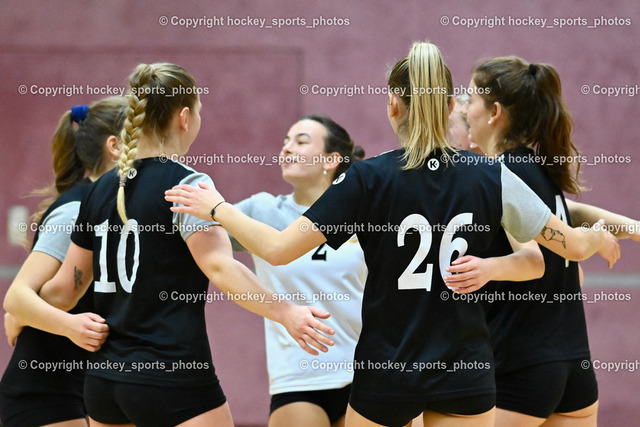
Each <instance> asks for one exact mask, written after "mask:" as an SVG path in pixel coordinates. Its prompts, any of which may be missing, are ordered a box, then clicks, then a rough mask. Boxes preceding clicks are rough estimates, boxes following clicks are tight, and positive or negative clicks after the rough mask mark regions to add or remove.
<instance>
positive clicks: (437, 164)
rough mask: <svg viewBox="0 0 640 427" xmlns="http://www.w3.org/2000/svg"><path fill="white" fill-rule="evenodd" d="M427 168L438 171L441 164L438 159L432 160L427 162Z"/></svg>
mask: <svg viewBox="0 0 640 427" xmlns="http://www.w3.org/2000/svg"><path fill="white" fill-rule="evenodd" d="M427 167H428V168H429V170H432V171H434V170H436V169H438V168H439V167H440V162H439V161H438V159H430V160H429V161H428V162H427Z"/></svg>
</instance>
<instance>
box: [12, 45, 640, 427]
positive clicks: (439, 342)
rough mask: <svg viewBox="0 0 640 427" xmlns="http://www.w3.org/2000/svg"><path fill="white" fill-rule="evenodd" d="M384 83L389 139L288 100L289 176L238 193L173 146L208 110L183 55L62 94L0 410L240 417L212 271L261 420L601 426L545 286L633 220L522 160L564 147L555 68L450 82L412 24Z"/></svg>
mask: <svg viewBox="0 0 640 427" xmlns="http://www.w3.org/2000/svg"><path fill="white" fill-rule="evenodd" d="M387 84H388V87H389V91H388V93H387V95H386V97H385V98H384V99H386V101H387V105H386V112H387V118H388V120H389V122H390V124H391V126H392V128H393V130H394V132H395V134H396V136H397V138H398V141H399V142H400V148H399V149H396V150H393V151H389V152H386V153H383V154H381V155H378V156H375V157H372V158H369V159H364V156H365V154H364V150H363V149H362V148H361V147H359V146H357V145H355V144H354V142H353V141H352V139H351V137H350V135H349V133H348V132H347V131H346V130H345V129H344V128H343V127H342V126H340V125H339V124H338V123H336V122H335V121H334V120H332V119H330V118H328V117H326V116H322V115H307V116H304V117H302V118H300V119H299V120H298V121H297V122H296V123H294V124H293V125H292V126H291V128H290V129H289V131H288V132H287V134H286V136H285V138H284V143H283V145H282V146H281V147H280V149H279V151H278V152H275V151H276V150H275V148H274V153H273V154H274V158H275V157H276V156H277V158H278V159H280V161H279V162H278V164H280V167H281V169H282V177H283V179H284V180H285V181H286V182H287V183H288V184H290V185H291V186H292V187H293V191H292V193H290V194H288V195H272V194H269V193H264V192H261V193H257V194H254V195H253V196H251V197H249V198H247V199H245V200H242V201H238V202H237V203H235V205H234V204H231V203H229V202H227V201H226V200H225V198H224V197H223V196H222V194H221V193H220V192H224V189H217V188H216V187H215V185H214V183H213V181H212V180H211V178H210V177H208V176H207V175H206V174H203V173H199V172H197V171H196V170H194V169H192V168H191V167H189V166H188V165H186V164H184V163H181V162H180V161H179V160H180V159H182V158H184V156H185V154H186V153H187V152H188V151H189V149H190V147H191V145H192V144H193V143H194V141H195V140H196V137H197V135H198V132H199V130H200V124H201V117H200V110H201V108H202V104H201V102H200V97H199V95H198V94H199V92H198V91H197V90H195V89H194V88H197V87H198V86H197V84H196V81H195V80H194V78H193V77H192V76H191V75H190V74H189V73H188V72H187V71H186V70H184V69H183V68H181V67H179V66H177V65H174V64H170V63H155V64H150V65H148V64H141V65H139V66H138V67H137V68H136V69H135V70H134V72H133V73H132V74H131V76H130V77H129V92H128V94H127V96H126V97H110V98H106V99H103V100H100V101H97V102H95V103H94V104H92V105H90V106H77V107H74V108H72V109H71V110H70V111H68V112H66V113H65V114H64V115H63V116H62V118H61V119H60V124H59V126H58V129H57V131H56V133H55V134H54V137H53V141H52V147H53V154H54V172H55V176H56V179H55V184H54V185H53V186H52V188H51V189H50V190H51V192H50V194H51V198H50V199H48V200H45V201H44V202H43V203H42V204H41V206H40V207H39V209H38V212H36V214H35V215H34V217H33V220H34V222H35V223H37V224H38V228H37V230H38V231H36V233H35V236H34V238H33V244H32V246H31V248H30V249H31V252H30V254H29V256H28V258H27V260H26V261H25V263H24V264H23V266H22V268H21V269H20V271H19V273H18V275H17V276H16V278H15V279H14V282H13V283H12V285H11V287H10V289H9V290H8V292H7V295H6V297H5V302H4V307H5V310H6V311H7V315H6V316H5V330H6V333H7V337H8V339H9V342H10V344H11V345H15V350H14V353H13V356H12V358H11V360H10V362H9V365H8V367H7V369H6V371H5V373H4V376H3V377H2V382H1V383H0V420H1V422H2V425H3V426H5V427H10V426H21V427H24V426H41V425H49V424H55V425H56V426H58V425H59V426H86V425H88V424H89V425H91V426H109V425H137V426H153V427H157V426H176V425H180V426H233V420H232V416H231V408H230V406H229V404H228V402H227V399H226V397H225V394H224V392H223V390H222V387H221V385H220V382H219V380H218V377H217V375H216V370H215V367H214V363H213V360H212V357H211V350H210V348H209V339H208V336H207V330H206V322H205V305H206V304H207V302H208V301H209V300H208V298H204V297H203V298H191V297H193V296H194V295H199V296H202V295H205V296H208V295H211V294H210V293H209V291H208V289H209V284H210V283H212V284H213V285H215V286H216V288H218V290H219V291H221V292H222V293H223V294H225V295H226V296H227V298H228V299H230V300H233V301H235V302H236V303H237V304H239V305H240V306H242V307H243V308H245V309H247V310H249V311H252V312H254V313H256V314H258V315H260V316H263V317H264V318H265V320H264V328H265V342H266V355H267V371H268V375H269V393H270V395H271V407H270V414H269V426H270V427H278V426H285V427H288V426H300V425H305V426H309V427H316V426H318V427H330V426H335V427H338V426H348V427H355V426H377V425H383V426H397V427H401V426H410V425H414V426H418V425H425V426H431V425H433V426H445V425H469V426H493V425H496V426H512V425H518V426H529V425H531V426H537V425H542V424H544V425H545V426H553V425H576V426H578V425H580V426H583V425H584V426H592V425H596V423H597V410H598V386H597V381H596V376H595V373H594V370H593V367H592V366H591V364H588V368H585V364H584V363H582V362H584V361H585V360H586V361H590V358H591V355H590V351H589V343H588V339H587V326H586V320H585V314H584V308H583V300H582V299H579V298H561V297H564V296H566V295H580V294H581V282H582V271H581V269H580V267H579V265H578V261H581V260H584V259H587V258H589V257H591V256H592V255H595V254H598V255H600V256H601V257H602V258H604V259H605V260H606V261H607V262H608V264H609V267H612V266H613V265H614V264H615V262H616V261H617V260H618V258H619V257H620V248H619V245H618V241H617V239H618V238H632V239H634V240H639V241H640V230H639V227H637V224H638V223H637V222H636V221H634V220H632V219H630V218H627V217H624V216H621V215H618V214H615V213H611V212H608V211H606V210H604V209H601V208H597V207H593V206H589V205H586V204H583V203H577V202H573V201H571V200H568V199H565V196H564V193H569V194H573V195H578V194H579V193H580V190H581V185H580V181H579V175H578V174H579V163H578V164H577V167H576V163H570V162H537V161H528V159H536V158H542V157H544V158H545V159H553V158H569V157H572V158H576V157H579V151H578V149H577V148H576V146H575V145H574V144H573V142H572V140H571V131H572V120H571V117H570V115H569V113H568V112H567V109H566V106H565V104H564V101H563V99H562V95H561V90H560V88H561V85H560V78H559V76H558V73H557V72H556V70H555V69H554V68H553V67H552V66H550V65H547V64H530V63H528V62H526V61H525V60H523V59H520V58H517V57H499V58H494V59H490V60H486V61H483V62H480V63H479V64H478V65H477V66H476V67H475V68H474V70H473V72H472V75H471V82H470V85H469V91H468V92H469V96H468V99H460V97H454V87H453V81H452V77H451V73H450V71H449V69H448V67H447V66H446V64H445V63H444V61H443V59H442V55H441V53H440V51H439V49H438V48H437V47H436V46H435V45H433V44H431V43H428V42H417V43H414V45H413V46H412V48H411V51H410V52H409V54H408V55H407V56H406V57H405V58H403V59H402V60H400V61H398V62H397V63H396V64H395V65H394V66H393V67H392V68H391V70H390V71H389V74H388V82H387ZM169 93H170V94H172V96H167V95H166V94H169ZM306 159H319V160H318V161H313V162H308V161H306ZM491 160H494V161H491ZM576 223H580V224H584V223H588V224H590V225H591V226H592V227H591V228H590V229H585V227H582V228H572V226H571V225H572V224H576ZM70 225H72V226H71V228H69V226H70ZM623 225H625V226H623ZM607 228H609V229H611V230H615V231H614V232H615V236H614V235H613V234H611V233H610V232H609V231H607ZM160 230H162V231H160ZM630 230H631V231H630ZM69 231H71V232H69ZM233 251H247V252H249V253H250V254H251V255H252V257H253V261H254V265H255V271H251V270H249V269H248V268H247V267H246V266H244V265H243V264H242V263H240V262H239V261H237V260H235V259H234V257H233ZM512 282H520V283H512ZM531 294H535V295H536V296H539V297H540V298H537V297H536V298H529V296H530V295H531ZM471 295H473V298H471V297H470V296H471ZM496 295H502V296H503V297H501V298H495V297H494V296H496ZM540 299H542V300H543V301H546V302H550V301H551V302H554V303H541V302H540ZM67 338H69V339H70V340H71V341H72V342H69V340H67ZM29 361H38V363H45V364H46V363H48V364H50V365H47V366H59V367H60V369H55V370H52V369H38V366H35V367H34V366H29ZM24 363H27V365H26V366H25V365H24ZM69 363H71V365H69ZM68 366H71V368H68ZM25 367H26V369H25Z"/></svg>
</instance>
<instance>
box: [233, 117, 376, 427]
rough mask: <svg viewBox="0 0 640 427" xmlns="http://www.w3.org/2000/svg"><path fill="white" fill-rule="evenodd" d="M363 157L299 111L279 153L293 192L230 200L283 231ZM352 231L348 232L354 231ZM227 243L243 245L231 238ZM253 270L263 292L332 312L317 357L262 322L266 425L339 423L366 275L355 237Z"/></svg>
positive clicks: (330, 127)
mask: <svg viewBox="0 0 640 427" xmlns="http://www.w3.org/2000/svg"><path fill="white" fill-rule="evenodd" d="M363 156H364V151H363V150H362V148H360V147H359V146H354V143H353V141H352V140H351V137H350V136H349V134H348V133H347V131H345V130H344V128H342V126H340V125H338V124H337V123H336V122H334V121H333V120H331V119H330V118H328V117H324V116H317V115H311V116H305V117H302V118H301V119H300V120H299V121H297V122H296V123H295V124H294V125H293V126H292V127H291V128H290V129H289V131H288V133H287V135H286V137H285V139H284V145H283V146H282V149H281V151H280V155H279V163H280V165H281V167H282V177H283V179H284V180H285V181H286V182H288V183H289V184H291V186H292V187H293V193H291V194H288V195H286V196H283V195H279V196H273V195H271V194H268V193H258V194H255V195H253V196H251V197H249V198H248V199H245V200H243V201H241V202H239V203H237V204H236V207H237V208H238V209H239V210H241V211H242V212H244V213H245V214H246V215H248V216H249V217H251V218H255V219H257V220H258V221H261V222H264V223H266V224H269V225H270V226H272V227H274V228H276V229H278V230H284V229H285V228H286V227H287V226H288V225H289V224H291V223H292V222H294V221H295V220H296V219H298V217H300V215H301V214H302V213H304V211H306V210H307V209H308V207H309V206H311V205H312V204H313V203H314V202H315V201H316V200H317V199H318V197H320V195H322V193H324V191H325V190H326V189H327V188H329V186H330V185H331V181H333V180H334V179H335V178H336V177H337V176H338V175H340V174H341V173H342V172H344V171H346V170H347V168H349V166H350V165H351V164H353V163H355V162H357V161H359V160H361V159H362V157H363ZM355 232H356V230H353V233H354V234H355ZM232 243H233V244H234V248H235V249H238V250H243V249H244V248H242V247H241V246H240V245H238V244H237V242H236V241H235V240H234V239H233V238H232ZM253 260H254V264H255V269H256V275H257V276H258V279H259V280H260V282H262V283H264V284H265V285H266V286H267V287H268V288H269V289H270V290H272V291H274V292H276V293H278V294H281V295H290V296H294V297H296V299H295V301H294V302H296V303H298V304H301V305H305V304H313V305H315V306H317V307H318V308H320V309H322V310H324V311H326V312H329V313H331V318H330V319H329V320H328V321H327V325H329V326H331V327H332V328H333V329H334V330H335V331H336V333H335V342H336V343H335V346H334V347H333V348H332V349H331V352H329V353H328V354H321V355H320V356H319V357H318V359H317V360H316V361H313V360H310V359H309V358H308V357H307V356H306V355H305V353H303V352H301V351H300V350H299V349H298V348H297V347H298V345H297V344H296V343H295V341H293V340H292V339H291V338H290V337H289V335H288V334H287V332H286V330H285V329H284V328H283V327H282V326H281V325H279V324H277V323H276V322H273V321H271V320H265V342H266V346H267V367H268V371H269V392H270V394H271V395H272V396H271V410H270V417H269V425H270V426H273V427H287V426H291V427H297V426H299V425H306V426H308V427H316V426H317V427H324V426H326V427H330V426H338V425H343V423H344V414H345V413H346V411H347V404H348V402H349V390H350V385H351V381H352V380H353V369H352V366H353V364H352V363H351V361H352V360H353V352H354V349H355V346H356V342H357V341H358V336H359V335H360V328H361V321H360V310H361V308H362V292H363V289H364V282H365V279H366V276H367V267H366V265H365V262H364V254H363V253H362V249H361V248H360V245H359V244H358V241H357V239H355V238H354V239H350V240H349V241H348V243H346V244H344V245H342V246H341V247H340V248H339V249H337V250H333V249H332V248H330V247H328V246H327V245H326V244H322V245H320V246H318V247H317V248H315V249H312V250H311V251H309V252H308V253H306V254H305V255H303V256H302V257H300V258H298V259H297V260H295V261H293V262H291V263H290V264H288V265H286V266H272V265H271V264H269V263H268V262H266V261H264V260H263V259H261V258H259V257H255V256H254V257H253Z"/></svg>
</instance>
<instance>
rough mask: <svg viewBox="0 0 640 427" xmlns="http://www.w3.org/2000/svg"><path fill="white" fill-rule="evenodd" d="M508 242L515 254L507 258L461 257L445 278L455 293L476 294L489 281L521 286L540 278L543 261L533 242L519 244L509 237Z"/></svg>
mask: <svg viewBox="0 0 640 427" xmlns="http://www.w3.org/2000/svg"><path fill="white" fill-rule="evenodd" d="M506 234H507V238H508V239H509V243H510V244H511V247H512V248H513V250H514V252H513V253H512V254H509V255H505V256H501V257H491V258H479V257H475V256H473V255H465V256H462V257H460V258H458V259H456V260H455V261H453V262H452V263H451V267H448V268H447V271H448V272H449V273H451V274H450V275H447V276H445V277H444V280H445V284H446V285H447V286H449V287H450V288H451V290H453V291H454V292H458V293H461V294H466V293H469V292H474V291H477V290H478V289H480V288H482V287H483V286H484V285H486V284H487V283H488V282H489V281H492V280H500V281H509V282H521V281H526V280H533V279H538V278H540V277H542V275H543V274H544V258H543V256H542V252H541V251H540V247H539V246H538V244H537V243H536V242H533V241H531V242H527V243H519V242H518V241H516V240H515V239H514V238H513V237H512V236H511V235H510V234H509V233H506Z"/></svg>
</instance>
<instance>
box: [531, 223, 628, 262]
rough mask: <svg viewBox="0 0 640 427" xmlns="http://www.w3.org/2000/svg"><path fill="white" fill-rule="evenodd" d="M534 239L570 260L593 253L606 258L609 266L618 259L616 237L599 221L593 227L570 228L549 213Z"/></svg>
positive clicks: (618, 248) (583, 257)
mask: <svg viewBox="0 0 640 427" xmlns="http://www.w3.org/2000/svg"><path fill="white" fill-rule="evenodd" d="M535 241H536V242H538V243H539V244H541V245H542V246H544V247H545V248H547V249H549V250H550V251H552V252H555V253H556V254H558V255H560V256H561V257H563V258H566V259H568V260H570V261H582V260H585V259H587V258H589V257H591V256H592V255H594V254H596V253H597V254H598V255H600V256H601V257H603V258H604V259H606V260H607V262H608V264H609V268H611V267H613V265H614V264H615V263H616V261H617V260H618V259H620V245H619V244H618V239H616V238H615V236H613V235H612V234H611V233H609V232H608V231H606V230H604V227H602V224H601V223H600V222H598V223H596V225H594V227H593V228H590V229H587V230H585V229H582V228H571V227H569V226H568V225H567V224H565V223H564V222H562V221H561V220H560V218H558V217H557V216H555V215H551V217H549V220H548V221H547V223H546V224H545V225H544V227H543V228H542V230H541V231H540V234H538V235H537V236H536V237H535Z"/></svg>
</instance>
